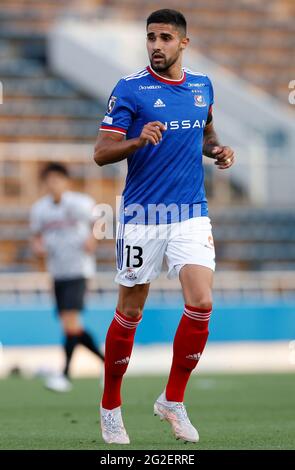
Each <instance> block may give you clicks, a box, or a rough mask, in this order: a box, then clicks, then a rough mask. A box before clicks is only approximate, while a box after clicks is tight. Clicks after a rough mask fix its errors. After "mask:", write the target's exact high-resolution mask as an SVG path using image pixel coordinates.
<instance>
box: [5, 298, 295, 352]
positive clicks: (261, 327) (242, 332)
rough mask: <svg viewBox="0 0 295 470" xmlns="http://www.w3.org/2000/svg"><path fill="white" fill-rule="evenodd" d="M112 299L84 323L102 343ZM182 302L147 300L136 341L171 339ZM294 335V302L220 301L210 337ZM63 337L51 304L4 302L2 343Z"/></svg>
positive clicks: (251, 338) (257, 338)
mask: <svg viewBox="0 0 295 470" xmlns="http://www.w3.org/2000/svg"><path fill="white" fill-rule="evenodd" d="M114 305H115V301H114V302H109V303H107V304H105V305H103V306H102V305H96V304H94V303H91V304H89V305H88V308H87V309H86V310H85V313H84V315H83V318H84V324H85V326H86V327H87V328H89V329H91V331H92V332H93V334H94V335H95V336H96V338H97V339H98V340H100V341H104V339H105V335H106V331H107V328H108V326H109V324H110V322H111V320H112V317H113V312H114V307H113V306H114ZM182 308H183V305H182V301H179V300H178V301H177V302H175V303H171V304H168V303H163V302H162V303H159V302H156V301H149V302H148V303H147V306H146V308H145V313H144V320H143V321H142V323H141V324H140V326H139V328H138V331H137V334H136V342H137V343H138V344H150V343H165V342H171V341H172V340H173V337H174V333H175V330H176V328H177V324H178V322H179V318H180V316H181V313H182ZM294 338H295V300H294V301H293V300H292V301H286V302H283V303H282V301H268V302H263V301H262V302H261V301H259V302H257V300H256V301H252V302H251V301H247V302H239V301H236V300H235V301H233V302H226V303H225V302H222V303H221V302H216V304H215V306H214V312H213V315H212V318H211V325H210V341H212V342H213V341H274V340H291V339H294ZM61 340H62V334H61V329H60V325H59V322H58V319H57V317H56V315H55V314H54V309H53V307H52V305H50V304H45V305H44V304H43V305H37V304H32V305H31V304H28V305H21V306H12V305H6V306H3V305H2V308H1V313H0V342H1V343H2V344H3V345H4V346H16V345H18V346H29V345H32V346H33V345H34V346H36V345H54V344H59V343H60V342H61Z"/></svg>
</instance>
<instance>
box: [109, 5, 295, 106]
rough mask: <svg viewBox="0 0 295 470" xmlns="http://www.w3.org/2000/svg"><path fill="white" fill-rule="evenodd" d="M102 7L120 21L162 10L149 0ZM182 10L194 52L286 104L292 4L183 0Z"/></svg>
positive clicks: (292, 69) (294, 25) (293, 73)
mask: <svg viewBox="0 0 295 470" xmlns="http://www.w3.org/2000/svg"><path fill="white" fill-rule="evenodd" d="M104 3H105V4H107V5H108V6H109V7H111V6H113V7H114V8H115V11H116V14H117V16H118V17H123V18H126V17H129V18H130V17H132V19H134V20H142V18H144V17H145V16H146V15H147V14H148V13H149V12H150V11H152V10H153V9H157V8H160V7H161V4H159V2H150V1H147V0H142V1H140V2H138V1H136V0H127V1H126V2H124V3H122V2H120V1H119V0H111V1H105V2H104ZM160 3H161V2H160ZM163 3H164V2H163ZM179 6H180V4H179V2H178V1H176V0H171V1H170V2H169V7H170V8H176V9H177V8H179ZM163 7H164V8H165V7H167V5H166V2H165V5H163ZM181 10H182V11H183V13H184V14H185V15H187V17H188V18H189V22H190V30H189V36H190V38H191V41H192V45H193V46H194V47H196V48H197V49H198V50H199V51H200V52H202V53H203V54H204V55H206V56H209V57H210V58H211V59H213V60H214V61H216V62H218V63H219V64H220V65H222V66H224V67H226V68H228V69H229V70H231V71H233V72H234V73H236V74H238V75H239V76H241V77H243V78H244V79H246V80H248V81H250V82H251V83H252V84H253V85H256V86H257V87H260V88H262V89H263V90H265V91H266V92H268V93H270V94H271V95H272V96H276V97H277V98H279V99H280V100H282V102H283V103H285V104H286V103H287V99H288V88H287V87H286V83H289V82H290V81H291V80H293V79H294V77H295V64H294V61H292V60H290V59H291V57H292V56H293V55H294V45H295V21H294V19H295V4H294V1H293V0H262V1H253V0H236V1H235V2H232V1H231V0H199V1H198V2H194V1H193V0H184V1H183V2H181Z"/></svg>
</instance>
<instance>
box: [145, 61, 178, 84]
mask: <svg viewBox="0 0 295 470" xmlns="http://www.w3.org/2000/svg"><path fill="white" fill-rule="evenodd" d="M146 69H147V71H148V72H149V73H150V74H151V75H152V77H154V78H155V79H156V80H159V82H162V83H167V85H181V84H182V83H184V82H185V79H186V73H185V71H184V70H182V77H181V78H180V79H179V80H171V79H170V80H168V78H164V77H162V76H161V75H159V74H157V72H155V71H154V70H153V69H152V67H150V66H149V65H148V66H147V68H146Z"/></svg>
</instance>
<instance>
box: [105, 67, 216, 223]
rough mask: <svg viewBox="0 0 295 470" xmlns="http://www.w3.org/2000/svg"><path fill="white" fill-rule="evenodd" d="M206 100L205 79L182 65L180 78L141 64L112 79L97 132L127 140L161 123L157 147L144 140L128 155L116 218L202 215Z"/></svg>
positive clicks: (209, 97)
mask: <svg viewBox="0 0 295 470" xmlns="http://www.w3.org/2000/svg"><path fill="white" fill-rule="evenodd" d="M212 104H213V87H212V84H211V81H210V79H209V78H208V77H207V76H206V75H204V74H201V73H197V72H192V71H191V70H189V69H187V68H183V76H182V78H181V79H180V80H168V79H165V78H163V77H161V76H160V75H158V74H157V73H156V72H155V71H154V70H153V69H152V68H151V67H147V68H145V69H143V70H141V71H139V72H137V73H134V74H132V75H129V76H127V77H124V78H122V79H121V80H120V81H119V82H118V83H117V85H116V86H115V88H114V90H113V91H112V94H111V96H110V99H109V102H108V109H107V113H106V115H105V117H104V119H103V121H102V123H101V127H100V129H101V130H103V131H112V132H119V133H121V134H124V135H126V139H132V138H134V137H139V135H140V133H141V131H142V128H143V126H144V125H145V124H147V123H148V122H151V121H161V122H162V123H163V124H165V126H166V131H163V133H162V136H163V138H162V141H161V142H160V143H159V144H158V145H153V144H151V143H149V144H147V145H146V146H145V147H142V148H140V149H138V150H137V151H136V152H134V153H133V154H132V155H129V156H128V174H127V178H126V185H125V189H124V192H123V199H122V207H121V216H120V220H121V222H123V223H128V222H130V223H141V224H159V223H173V222H178V221H182V220H186V219H188V218H191V217H199V216H207V215H208V208H207V200H206V194H205V188H204V170H203V165H202V148H203V132H204V128H205V126H206V121H207V118H208V113H209V110H210V108H211V106H212Z"/></svg>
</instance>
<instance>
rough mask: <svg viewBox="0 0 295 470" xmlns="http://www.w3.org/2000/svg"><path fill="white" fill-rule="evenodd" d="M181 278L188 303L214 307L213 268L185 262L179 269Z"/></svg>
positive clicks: (196, 305)
mask: <svg viewBox="0 0 295 470" xmlns="http://www.w3.org/2000/svg"><path fill="white" fill-rule="evenodd" d="M179 280H180V283H181V287H182V292H183V297H184V301H185V303H186V305H191V306H194V307H200V308H211V307H212V284H213V271H212V269H210V268H207V267H206V266H199V265H197V264H185V265H184V266H182V267H181V269H180V271H179Z"/></svg>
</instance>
